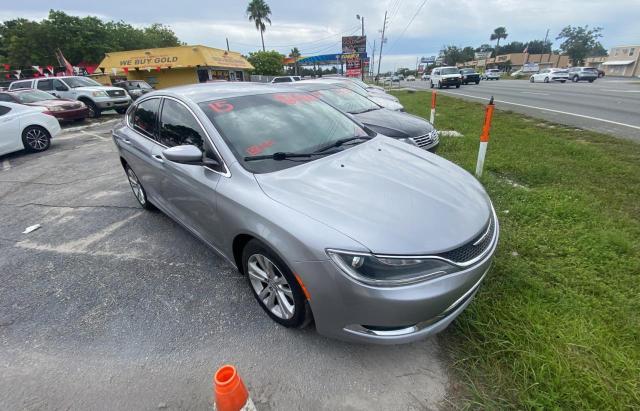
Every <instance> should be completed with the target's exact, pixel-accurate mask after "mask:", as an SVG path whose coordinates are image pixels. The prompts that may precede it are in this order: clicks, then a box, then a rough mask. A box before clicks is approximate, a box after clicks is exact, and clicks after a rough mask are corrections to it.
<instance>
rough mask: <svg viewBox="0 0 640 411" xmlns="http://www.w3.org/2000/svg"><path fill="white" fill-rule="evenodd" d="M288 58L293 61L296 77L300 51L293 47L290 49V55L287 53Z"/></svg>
mask: <svg viewBox="0 0 640 411" xmlns="http://www.w3.org/2000/svg"><path fill="white" fill-rule="evenodd" d="M289 57H291V58H292V59H294V60H293V61H294V64H295V65H294V67H295V73H296V75H298V59H299V58H300V50H298V48H297V47H294V48H292V49H291V53H289Z"/></svg>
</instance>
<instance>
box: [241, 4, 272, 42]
mask: <svg viewBox="0 0 640 411" xmlns="http://www.w3.org/2000/svg"><path fill="white" fill-rule="evenodd" d="M247 16H248V17H249V21H253V22H254V23H255V24H256V30H258V31H259V32H260V40H262V51H266V50H265V48H264V34H263V33H264V32H265V30H266V29H267V26H266V25H265V24H264V23H265V22H267V23H269V25H271V18H270V16H271V8H269V5H268V4H267V3H265V2H264V0H251V2H250V3H249V5H248V6H247Z"/></svg>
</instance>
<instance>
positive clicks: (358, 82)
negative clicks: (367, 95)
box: [340, 77, 386, 93]
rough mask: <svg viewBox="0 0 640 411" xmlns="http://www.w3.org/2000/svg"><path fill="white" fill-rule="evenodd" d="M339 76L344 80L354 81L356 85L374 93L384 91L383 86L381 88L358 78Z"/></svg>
mask: <svg viewBox="0 0 640 411" xmlns="http://www.w3.org/2000/svg"><path fill="white" fill-rule="evenodd" d="M340 78H342V79H345V80H349V81H350V82H352V83H355V84H356V85H358V86H360V87H362V88H363V89H365V90H366V91H367V92H369V91H371V92H373V93H376V92H378V93H386V92H385V91H384V88H382V87H380V86H376V85H373V84H368V83H365V82H364V81H362V80H360V79H359V78H355V77H340Z"/></svg>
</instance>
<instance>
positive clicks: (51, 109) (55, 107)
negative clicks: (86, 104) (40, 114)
mask: <svg viewBox="0 0 640 411" xmlns="http://www.w3.org/2000/svg"><path fill="white" fill-rule="evenodd" d="M47 110H48V111H51V112H53V111H63V110H64V109H63V108H62V107H60V106H49V107H47Z"/></svg>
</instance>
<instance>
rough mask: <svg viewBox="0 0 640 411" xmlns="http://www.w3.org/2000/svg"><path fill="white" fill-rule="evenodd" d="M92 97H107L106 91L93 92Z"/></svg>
mask: <svg viewBox="0 0 640 411" xmlns="http://www.w3.org/2000/svg"><path fill="white" fill-rule="evenodd" d="M92 94H93V97H109V95H108V94H107V92H106V91H94V92H93V93H92Z"/></svg>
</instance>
